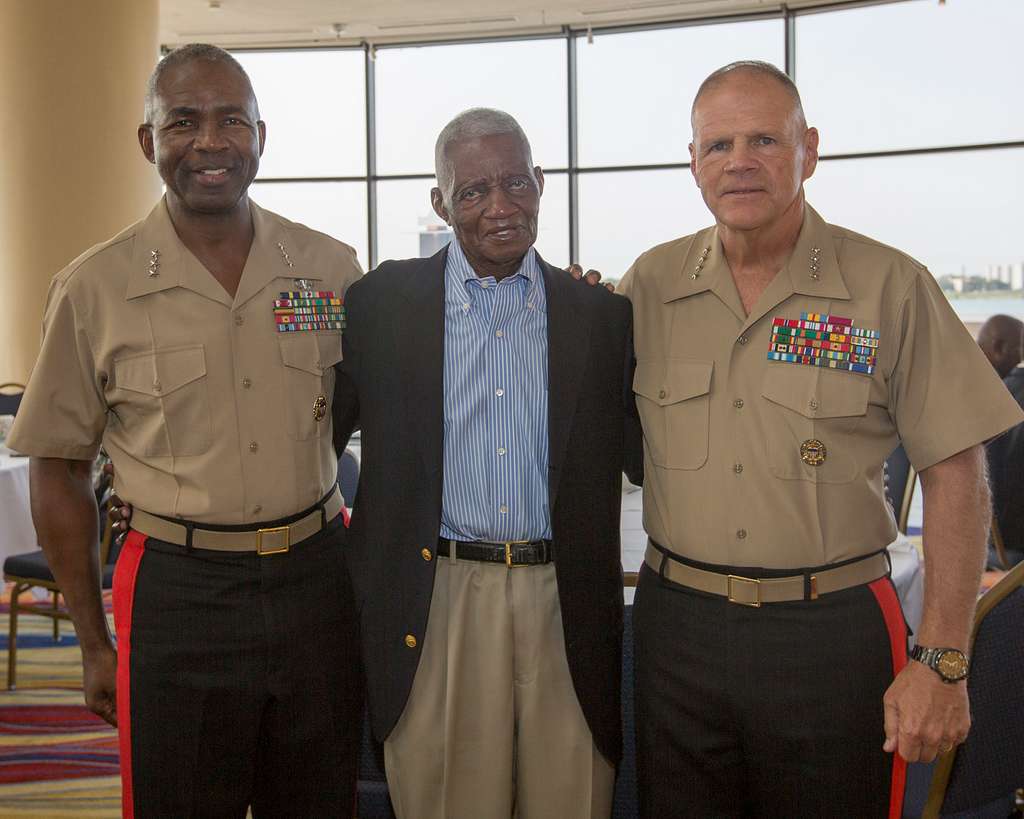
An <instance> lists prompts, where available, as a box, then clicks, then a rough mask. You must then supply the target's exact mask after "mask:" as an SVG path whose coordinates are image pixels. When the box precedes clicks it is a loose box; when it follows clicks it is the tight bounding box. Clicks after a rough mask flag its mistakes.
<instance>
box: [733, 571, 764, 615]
mask: <svg viewBox="0 0 1024 819" xmlns="http://www.w3.org/2000/svg"><path fill="white" fill-rule="evenodd" d="M728 577H729V585H728V588H727V592H728V597H729V602H730V603H736V604H738V605H740V606H752V607H753V608H755V609H759V608H761V581H760V580H758V579H757V578H755V577H741V576H740V575H737V574H730V575H728ZM734 583H750V584H752V585H753V586H754V588H755V589H756V590H757V596H756V599H755V600H753V601H752V602H751V601H747V600H737V599H736V598H735V597H733V584H734Z"/></svg>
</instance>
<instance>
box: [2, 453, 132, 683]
mask: <svg viewBox="0 0 1024 819" xmlns="http://www.w3.org/2000/svg"><path fill="white" fill-rule="evenodd" d="M105 461H106V457H105V456H101V457H100V460H99V461H98V462H97V465H96V467H95V470H96V473H97V477H96V479H95V481H94V489H95V492H96V496H97V504H98V506H99V515H100V516H99V525H100V533H101V535H100V544H99V549H100V565H101V566H102V567H103V574H102V578H101V581H102V586H103V588H104V589H109V588H111V586H112V585H113V582H114V564H115V563H116V562H117V555H118V553H119V551H120V545H119V544H118V545H117V546H114V545H113V529H112V527H111V525H110V521H109V520H108V519H107V514H106V508H107V502H108V500H109V498H110V494H111V483H112V478H111V476H110V475H108V474H106V473H105V472H104V471H103V469H102V466H103V463H104V462H105ZM4 580H5V581H6V582H8V583H13V584H14V585H13V587H12V588H11V613H10V622H9V627H8V635H7V690H8V691H10V690H12V689H14V688H15V687H16V685H17V659H18V615H19V614H34V615H38V616H41V617H49V618H50V619H51V620H52V621H53V640H54V642H57V641H58V640H60V621H61V620H70V619H71V615H70V614H68V613H67V612H66V611H64V610H63V609H62V608H61V607H60V594H61V591H60V586H58V585H57V581H56V580H55V579H54V577H53V572H51V571H50V567H49V566H48V565H47V563H46V556H45V555H44V554H43V552H42V550H41V549H36V550H35V551H34V552H26V553H24V554H18V555H12V556H11V557H9V558H7V559H6V560H5V561H4ZM32 588H41V589H46V590H47V591H49V592H50V595H51V597H52V605H51V606H49V607H44V606H41V605H38V604H34V605H25V604H23V603H21V602H20V601H19V599H18V598H19V597H20V596H21V595H22V594H23V593H24V592H26V591H28V590H29V589H32Z"/></svg>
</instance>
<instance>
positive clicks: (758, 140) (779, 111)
mask: <svg viewBox="0 0 1024 819" xmlns="http://www.w3.org/2000/svg"><path fill="white" fill-rule="evenodd" d="M690 160H691V165H690V170H691V172H692V173H693V176H694V179H696V181H697V186H698V187H699V188H700V192H701V195H702V196H703V197H704V201H705V203H706V204H707V206H708V208H709V209H710V210H711V212H712V213H713V214H714V215H715V220H716V221H717V222H718V224H719V225H722V226H724V227H725V228H727V229H731V230H737V231H757V230H761V229H768V230H770V229H771V228H773V227H776V226H778V225H780V224H785V223H788V222H789V221H791V220H793V219H796V220H797V221H799V219H800V218H801V217H802V210H803V182H804V180H805V179H808V178H809V177H810V176H811V174H812V173H814V167H815V165H816V164H817V161H818V132H817V131H816V130H815V129H814V128H808V127H807V126H806V125H805V124H804V121H803V117H802V116H801V115H800V114H799V113H798V111H797V109H796V107H795V104H794V100H793V98H792V97H791V96H790V95H789V93H788V92H787V91H786V89H785V88H784V87H783V86H782V85H781V84H780V83H779V82H778V81H777V80H774V79H772V78H771V77H768V76H765V75H762V74H757V73H754V72H750V71H742V70H736V71H734V72H731V73H730V74H728V75H726V76H725V77H724V78H723V79H721V80H720V81H719V82H718V83H716V84H715V85H713V86H712V87H711V88H709V89H708V90H707V91H705V92H704V94H703V95H702V96H701V97H700V99H698V100H697V104H696V107H695V108H694V111H693V143H692V144H691V145H690Z"/></svg>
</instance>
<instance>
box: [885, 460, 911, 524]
mask: <svg viewBox="0 0 1024 819" xmlns="http://www.w3.org/2000/svg"><path fill="white" fill-rule="evenodd" d="M884 472H885V499H886V500H887V501H889V505H890V506H892V511H893V516H894V517H895V518H896V528H897V529H899V531H901V532H902V533H903V534H906V533H907V520H908V518H909V517H910V502H911V501H912V500H913V498H914V485H915V484H916V483H917V471H916V470H915V469H914V467H913V466H911V464H910V459H909V458H908V457H907V452H906V450H905V449H903V444H900V445H899V446H898V447H896V449H894V450H893V452H892V454H891V455H890V456H889V457H888V458H886V459H885V465H884Z"/></svg>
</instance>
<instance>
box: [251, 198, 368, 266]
mask: <svg viewBox="0 0 1024 819" xmlns="http://www.w3.org/2000/svg"><path fill="white" fill-rule="evenodd" d="M252 198H253V201H255V202H256V203H257V204H259V205H262V206H263V207H265V208H267V209H268V210H272V211H274V212H275V213H280V214H281V215H282V216H284V217H286V218H288V219H291V220H292V221H293V222H299V223H301V224H303V225H305V226H306V227H310V228H313V230H319V231H320V232H321V233H326V234H327V235H329V236H333V237H334V238H335V239H339V240H340V241H342V242H344V243H345V244H347V245H351V246H352V247H354V248H355V250H356V254H357V255H358V256H359V263H360V264H361V265H362V266H363V268H366V267H367V266H368V265H369V253H367V247H366V236H367V229H366V183H365V182H258V181H257V182H256V183H254V184H253V186H252Z"/></svg>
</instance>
